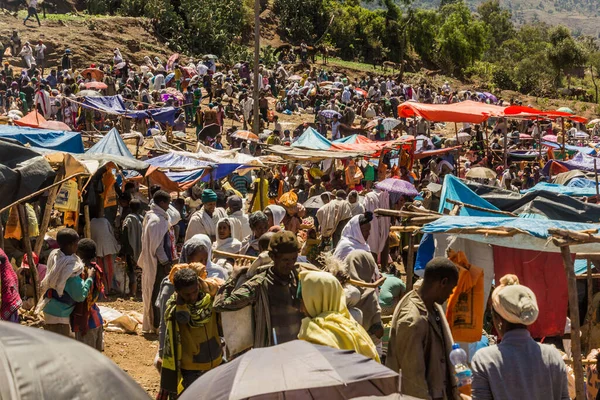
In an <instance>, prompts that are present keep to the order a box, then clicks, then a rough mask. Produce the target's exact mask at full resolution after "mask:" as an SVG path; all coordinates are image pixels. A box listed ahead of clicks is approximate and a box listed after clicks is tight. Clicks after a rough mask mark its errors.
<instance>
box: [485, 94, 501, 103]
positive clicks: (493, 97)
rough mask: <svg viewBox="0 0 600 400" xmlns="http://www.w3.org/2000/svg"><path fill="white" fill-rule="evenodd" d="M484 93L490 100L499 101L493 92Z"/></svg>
mask: <svg viewBox="0 0 600 400" xmlns="http://www.w3.org/2000/svg"><path fill="white" fill-rule="evenodd" d="M483 94H485V95H486V97H487V98H488V99H490V101H493V102H494V103H497V102H498V98H497V97H496V96H494V95H493V94H491V93H490V92H483Z"/></svg>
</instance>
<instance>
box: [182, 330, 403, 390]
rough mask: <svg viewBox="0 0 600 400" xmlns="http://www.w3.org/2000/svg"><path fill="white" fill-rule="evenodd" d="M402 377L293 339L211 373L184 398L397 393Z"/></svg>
mask: <svg viewBox="0 0 600 400" xmlns="http://www.w3.org/2000/svg"><path fill="white" fill-rule="evenodd" d="M399 379H400V377H399V375H398V374H397V373H396V372H394V371H392V370H391V369H389V368H387V367H385V366H383V365H381V364H379V363H377V362H375V361H373V360H371V359H368V358H366V357H364V356H362V355H360V354H357V353H355V352H353V351H347V350H338V349H334V348H331V347H325V346H318V345H314V344H311V343H308V342H305V341H301V340H294V341H293V342H288V343H284V344H281V345H279V346H274V347H268V348H262V349H254V350H251V351H249V352H248V353H246V354H244V355H243V356H241V357H239V358H236V359H235V360H234V361H232V362H230V363H228V364H225V365H222V366H220V367H217V368H216V369H214V370H212V371H209V372H208V373H206V374H204V375H203V376H202V377H200V378H199V379H197V380H196V381H195V382H194V383H193V384H192V385H191V386H190V387H189V388H188V389H187V390H186V391H184V392H183V394H182V395H181V397H180V399H181V400H198V399H206V400H208V399H210V400H225V399H229V400H241V399H252V400H258V399H278V400H283V399H324V400H325V399H326V400H336V399H350V398H354V397H360V396H381V395H389V394H392V393H395V392H397V391H398V388H399Z"/></svg>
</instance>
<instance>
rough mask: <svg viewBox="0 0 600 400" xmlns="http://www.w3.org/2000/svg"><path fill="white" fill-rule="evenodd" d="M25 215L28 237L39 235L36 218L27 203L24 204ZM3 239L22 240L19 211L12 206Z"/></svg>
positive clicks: (31, 207)
mask: <svg viewBox="0 0 600 400" xmlns="http://www.w3.org/2000/svg"><path fill="white" fill-rule="evenodd" d="M25 214H26V215H27V227H28V232H29V237H36V236H39V234H40V227H39V226H38V221H37V216H36V215H35V210H34V209H33V206H32V205H31V204H29V203H27V204H25ZM4 238H5V239H17V240H21V239H22V238H23V231H22V230H21V224H20V223H19V211H18V208H17V206H13V207H12V208H11V209H10V213H9V214H8V222H7V223H6V228H5V233H4Z"/></svg>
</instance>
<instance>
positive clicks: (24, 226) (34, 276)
mask: <svg viewBox="0 0 600 400" xmlns="http://www.w3.org/2000/svg"><path fill="white" fill-rule="evenodd" d="M17 210H18V212H19V222H20V223H21V232H23V243H24V245H25V252H26V253H27V264H29V271H30V273H31V281H32V284H33V301H34V306H36V305H37V303H38V299H39V294H38V270H37V265H36V264H35V260H34V259H33V250H32V249H31V238H30V237H29V224H28V223H27V212H26V211H25V206H24V205H23V204H18V205H17ZM40 233H41V232H40Z"/></svg>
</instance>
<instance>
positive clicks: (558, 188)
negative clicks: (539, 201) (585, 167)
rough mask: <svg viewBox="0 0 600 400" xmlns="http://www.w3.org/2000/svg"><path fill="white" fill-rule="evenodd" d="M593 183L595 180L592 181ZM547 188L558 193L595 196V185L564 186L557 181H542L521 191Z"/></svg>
mask: <svg viewBox="0 0 600 400" xmlns="http://www.w3.org/2000/svg"><path fill="white" fill-rule="evenodd" d="M592 183H593V181H592ZM541 190H545V191H547V192H552V193H558V194H562V195H565V196H578V197H585V196H595V195H596V188H595V187H575V186H563V185H559V184H557V183H548V182H540V183H538V184H537V185H535V186H534V187H532V188H529V189H526V190H521V193H530V192H538V191H541Z"/></svg>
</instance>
